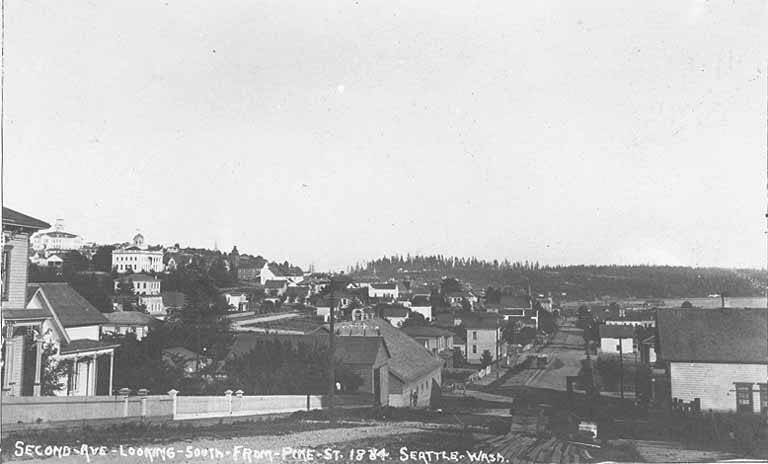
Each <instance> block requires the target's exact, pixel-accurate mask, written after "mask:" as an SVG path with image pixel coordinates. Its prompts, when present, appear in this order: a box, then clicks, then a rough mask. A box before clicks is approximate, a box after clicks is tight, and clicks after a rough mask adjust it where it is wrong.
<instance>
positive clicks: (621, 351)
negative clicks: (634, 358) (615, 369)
mask: <svg viewBox="0 0 768 464" xmlns="http://www.w3.org/2000/svg"><path fill="white" fill-rule="evenodd" d="M622 340H624V339H623V338H619V389H620V392H621V399H622V400H623V399H624V349H623V348H622V346H621V342H622Z"/></svg>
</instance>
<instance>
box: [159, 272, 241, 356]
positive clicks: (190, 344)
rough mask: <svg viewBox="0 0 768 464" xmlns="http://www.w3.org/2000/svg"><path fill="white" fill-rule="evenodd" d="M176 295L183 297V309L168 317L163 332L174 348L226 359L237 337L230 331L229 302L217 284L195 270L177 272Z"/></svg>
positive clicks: (175, 278)
mask: <svg viewBox="0 0 768 464" xmlns="http://www.w3.org/2000/svg"><path fill="white" fill-rule="evenodd" d="M175 274H176V275H175V276H174V278H173V279H174V280H175V286H176V287H177V289H178V290H177V291H180V292H182V293H184V296H185V298H186V301H185V305H184V307H183V308H182V309H181V310H179V311H175V312H174V313H173V314H170V315H169V316H168V319H167V321H166V324H164V325H163V328H164V329H163V330H164V331H166V332H167V335H168V338H169V340H172V341H173V343H175V346H183V347H185V348H187V349H189V350H191V351H193V352H195V353H202V352H203V349H205V350H206V352H207V355H208V356H211V357H213V358H214V359H223V358H224V357H225V356H226V355H227V354H228V353H229V348H230V347H231V345H232V343H233V341H234V337H233V335H232V333H231V331H230V328H231V327H230V321H229V319H228V318H227V317H226V316H227V314H228V309H229V308H228V306H227V302H226V300H225V298H224V296H223V295H221V294H220V293H219V290H218V289H217V288H216V284H215V283H214V282H213V280H212V279H211V278H210V276H208V275H206V274H205V273H204V272H202V271H201V270H200V269H199V268H198V267H196V266H187V267H185V268H184V269H180V270H177V271H176V272H175Z"/></svg>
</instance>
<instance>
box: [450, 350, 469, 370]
mask: <svg viewBox="0 0 768 464" xmlns="http://www.w3.org/2000/svg"><path fill="white" fill-rule="evenodd" d="M466 362H467V359H466V358H465V357H464V353H463V352H462V351H461V348H459V347H454V348H453V367H462V366H463V365H464V364H466Z"/></svg>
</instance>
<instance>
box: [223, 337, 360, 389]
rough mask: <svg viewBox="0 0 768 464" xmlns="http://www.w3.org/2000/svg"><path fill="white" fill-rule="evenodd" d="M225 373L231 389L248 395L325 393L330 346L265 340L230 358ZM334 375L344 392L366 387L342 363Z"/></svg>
mask: <svg viewBox="0 0 768 464" xmlns="http://www.w3.org/2000/svg"><path fill="white" fill-rule="evenodd" d="M224 372H225V373H226V376H227V384H228V385H230V387H229V388H234V389H241V390H243V391H244V392H245V393H246V394H256V395H259V394H261V395H270V394H288V395H306V394H321V393H325V391H326V389H327V387H328V378H327V376H328V347H327V346H324V345H322V344H318V345H312V346H310V345H307V344H305V343H299V344H297V345H296V346H293V345H292V344H291V343H290V342H281V341H280V340H261V341H259V342H258V343H257V344H256V346H255V347H254V348H253V349H252V350H251V351H250V352H249V353H245V354H242V355H240V356H236V357H234V358H232V359H229V360H228V361H227V363H226V364H225V366H224ZM334 374H335V378H336V379H337V381H338V382H339V383H340V384H341V385H342V389H343V391H347V392H352V391H356V390H357V389H358V388H360V386H361V385H362V379H361V378H360V377H359V376H358V375H357V374H355V373H354V372H352V371H351V370H350V369H349V368H347V367H346V366H344V365H343V364H342V363H341V361H337V363H336V365H335V372H334Z"/></svg>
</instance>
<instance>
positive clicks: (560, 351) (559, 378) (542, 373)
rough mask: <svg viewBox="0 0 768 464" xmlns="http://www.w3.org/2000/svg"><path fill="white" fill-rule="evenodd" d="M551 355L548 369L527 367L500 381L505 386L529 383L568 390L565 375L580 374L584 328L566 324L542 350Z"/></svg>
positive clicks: (542, 352) (531, 385) (529, 384)
mask: <svg viewBox="0 0 768 464" xmlns="http://www.w3.org/2000/svg"><path fill="white" fill-rule="evenodd" d="M541 354H546V355H547V356H548V357H549V363H548V365H547V368H546V369H526V370H523V371H521V372H518V373H517V374H514V375H512V376H510V377H508V378H507V379H506V381H505V382H504V383H503V384H502V385H500V388H502V389H503V388H504V387H517V386H526V387H532V388H546V389H550V390H561V391H565V387H566V385H565V382H566V380H565V378H566V377H567V376H570V375H577V374H578V373H579V369H581V360H582V359H584V339H583V338H582V331H581V329H577V328H576V327H573V326H571V325H564V326H563V327H561V328H560V330H559V331H558V332H557V334H555V338H554V340H553V341H552V343H550V344H549V345H547V346H546V347H544V348H543V349H542V350H541Z"/></svg>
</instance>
